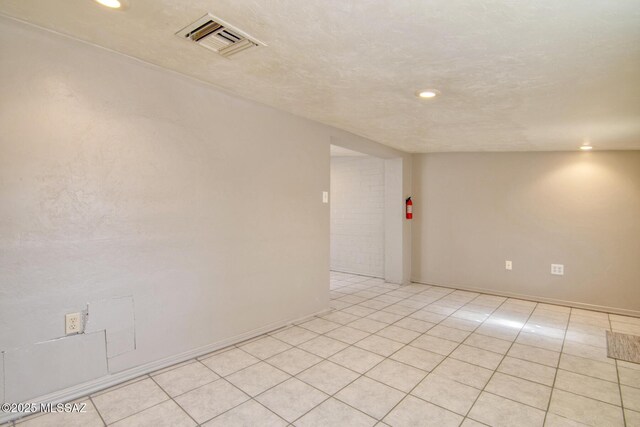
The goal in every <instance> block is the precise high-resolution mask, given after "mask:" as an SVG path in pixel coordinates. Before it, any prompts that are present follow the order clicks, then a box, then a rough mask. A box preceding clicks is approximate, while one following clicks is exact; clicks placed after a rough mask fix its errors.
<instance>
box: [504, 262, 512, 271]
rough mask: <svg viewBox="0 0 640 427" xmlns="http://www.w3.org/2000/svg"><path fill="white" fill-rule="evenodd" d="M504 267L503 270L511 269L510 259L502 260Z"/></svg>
mask: <svg viewBox="0 0 640 427" xmlns="http://www.w3.org/2000/svg"><path fill="white" fill-rule="evenodd" d="M504 269H505V270H513V263H512V262H511V261H505V262H504Z"/></svg>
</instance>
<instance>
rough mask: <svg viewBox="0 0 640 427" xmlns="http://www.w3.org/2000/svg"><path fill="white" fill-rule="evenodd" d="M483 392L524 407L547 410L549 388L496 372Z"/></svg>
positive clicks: (549, 395)
mask: <svg viewBox="0 0 640 427" xmlns="http://www.w3.org/2000/svg"><path fill="white" fill-rule="evenodd" d="M485 390H486V391H488V392H490V393H493V394H497V395H498V396H502V397H505V398H507V399H511V400H515V401H516V402H520V403H524V404H525V405H529V406H533V407H535V408H538V409H542V410H545V411H546V410H547V406H548V405H549V398H550V397H551V387H547V386H545V385H542V384H538V383H534V382H531V381H527V380H524V379H522V378H518V377H512V376H511V375H506V374H503V373H500V372H496V373H495V374H493V377H491V380H490V381H489V383H488V384H487V386H486V387H485Z"/></svg>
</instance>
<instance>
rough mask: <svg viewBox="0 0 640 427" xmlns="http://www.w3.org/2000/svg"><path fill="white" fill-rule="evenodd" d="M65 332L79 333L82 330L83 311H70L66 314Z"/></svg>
mask: <svg viewBox="0 0 640 427" xmlns="http://www.w3.org/2000/svg"><path fill="white" fill-rule="evenodd" d="M64 329H65V334H67V335H69V334H79V333H80V332H81V331H82V313H69V314H66V315H65V316H64Z"/></svg>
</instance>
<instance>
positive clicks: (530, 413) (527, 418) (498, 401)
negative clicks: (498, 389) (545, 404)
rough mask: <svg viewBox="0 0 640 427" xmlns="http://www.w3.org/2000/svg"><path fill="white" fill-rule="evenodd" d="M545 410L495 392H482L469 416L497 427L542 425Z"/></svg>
mask: <svg viewBox="0 0 640 427" xmlns="http://www.w3.org/2000/svg"><path fill="white" fill-rule="evenodd" d="M544 416H545V412H544V411H541V410H540V409H536V408H532V407H531V406H527V405H523V404H522V403H518V402H514V401H513V400H509V399H505V398H504V397H500V396H496V395H495V394H491V393H487V392H482V394H481V395H480V397H478V400H477V401H476V403H475V404H474V405H473V408H471V411H470V412H469V418H471V419H473V420H476V421H480V422H481V423H484V424H487V425H490V426H496V427H511V426H518V427H528V426H531V427H542V426H543V424H544Z"/></svg>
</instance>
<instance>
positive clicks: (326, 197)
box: [322, 191, 329, 203]
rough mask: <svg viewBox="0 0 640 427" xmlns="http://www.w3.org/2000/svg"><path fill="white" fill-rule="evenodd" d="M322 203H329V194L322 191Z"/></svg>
mask: <svg viewBox="0 0 640 427" xmlns="http://www.w3.org/2000/svg"><path fill="white" fill-rule="evenodd" d="M322 203H329V192H328V191H323V192H322Z"/></svg>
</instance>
